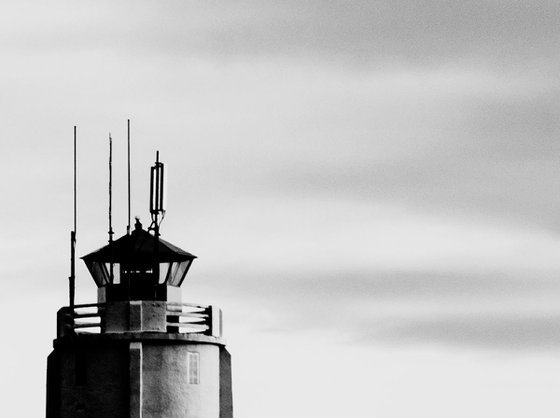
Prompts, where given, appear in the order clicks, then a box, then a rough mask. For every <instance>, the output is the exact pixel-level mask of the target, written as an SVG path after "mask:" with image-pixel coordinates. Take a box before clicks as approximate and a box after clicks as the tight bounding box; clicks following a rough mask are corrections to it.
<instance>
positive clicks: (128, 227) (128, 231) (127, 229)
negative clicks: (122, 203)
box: [126, 119, 130, 234]
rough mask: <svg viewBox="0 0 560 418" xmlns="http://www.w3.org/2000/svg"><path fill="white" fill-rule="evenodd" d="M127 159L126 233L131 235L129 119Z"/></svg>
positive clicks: (128, 126) (128, 123) (128, 127)
mask: <svg viewBox="0 0 560 418" xmlns="http://www.w3.org/2000/svg"><path fill="white" fill-rule="evenodd" d="M126 125H127V129H126V134H127V143H128V148H127V159H128V224H127V225H126V233H127V234H130V119H127V124H126Z"/></svg>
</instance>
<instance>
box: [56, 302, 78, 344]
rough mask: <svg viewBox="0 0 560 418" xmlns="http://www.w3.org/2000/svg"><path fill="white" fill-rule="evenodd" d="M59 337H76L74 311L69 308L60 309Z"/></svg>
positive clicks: (57, 316)
mask: <svg viewBox="0 0 560 418" xmlns="http://www.w3.org/2000/svg"><path fill="white" fill-rule="evenodd" d="M56 325H57V332H56V335H57V337H65V336H67V335H74V309H73V308H71V307H68V306H65V307H63V308H60V309H59V310H58V312H57V313H56Z"/></svg>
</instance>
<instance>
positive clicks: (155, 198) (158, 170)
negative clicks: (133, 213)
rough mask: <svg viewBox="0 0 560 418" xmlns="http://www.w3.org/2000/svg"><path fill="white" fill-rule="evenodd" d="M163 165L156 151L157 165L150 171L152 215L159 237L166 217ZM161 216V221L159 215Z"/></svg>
mask: <svg viewBox="0 0 560 418" xmlns="http://www.w3.org/2000/svg"><path fill="white" fill-rule="evenodd" d="M164 184H165V183H164V176H163V163H161V162H160V161H159V151H156V163H155V164H154V165H153V166H152V168H151V170H150V215H151V217H152V224H153V226H154V234H155V236H156V237H158V236H159V224H160V223H161V221H162V220H163V217H164V216H165V208H164V207H163V202H164ZM160 214H161V220H160V219H159V215H160Z"/></svg>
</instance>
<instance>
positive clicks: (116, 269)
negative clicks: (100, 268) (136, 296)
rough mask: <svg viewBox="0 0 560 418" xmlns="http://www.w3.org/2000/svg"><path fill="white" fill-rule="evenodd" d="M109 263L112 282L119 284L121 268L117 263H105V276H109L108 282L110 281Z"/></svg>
mask: <svg viewBox="0 0 560 418" xmlns="http://www.w3.org/2000/svg"><path fill="white" fill-rule="evenodd" d="M111 264H112V266H113V272H112V273H113V281H112V283H114V284H119V283H120V282H121V269H120V264H119V263H105V270H106V271H107V275H108V276H107V277H109V282H111Z"/></svg>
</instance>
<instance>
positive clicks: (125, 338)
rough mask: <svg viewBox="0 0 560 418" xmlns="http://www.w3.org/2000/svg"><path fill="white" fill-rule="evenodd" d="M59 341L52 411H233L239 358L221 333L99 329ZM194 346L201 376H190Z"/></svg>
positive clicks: (219, 415)
mask: <svg viewBox="0 0 560 418" xmlns="http://www.w3.org/2000/svg"><path fill="white" fill-rule="evenodd" d="M54 347H55V349H54V351H53V353H52V354H51V355H50V356H49V359H48V370H47V417H48V418H54V417H57V418H58V417H61V418H65V417H76V418H79V417H91V418H96V417H100V418H112V417H140V416H142V417H144V418H146V417H170V418H171V417H181V418H194V417H196V418H231V417H232V412H231V409H232V408H231V365H230V359H229V353H227V351H226V350H225V348H224V347H223V341H222V340H220V339H219V338H216V337H212V336H205V335H200V334H173V333H161V332H129V333H114V334H92V335H79V336H73V337H70V336H68V337H63V338H58V339H57V340H55V342H54ZM188 352H197V353H199V356H200V357H199V358H200V380H199V383H198V384H194V383H189V382H188V373H187V369H188V365H187V353H188ZM140 413H141V414H140Z"/></svg>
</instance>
